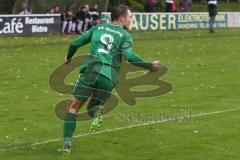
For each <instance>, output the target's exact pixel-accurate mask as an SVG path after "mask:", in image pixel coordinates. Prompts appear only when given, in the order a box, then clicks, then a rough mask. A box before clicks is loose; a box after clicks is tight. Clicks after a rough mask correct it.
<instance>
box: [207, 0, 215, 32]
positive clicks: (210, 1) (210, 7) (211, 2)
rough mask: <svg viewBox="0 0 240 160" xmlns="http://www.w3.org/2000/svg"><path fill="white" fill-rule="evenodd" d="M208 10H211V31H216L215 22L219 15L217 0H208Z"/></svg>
mask: <svg viewBox="0 0 240 160" xmlns="http://www.w3.org/2000/svg"><path fill="white" fill-rule="evenodd" d="M208 12H209V17H210V20H209V30H210V33H215V30H214V23H215V17H216V15H217V0H208Z"/></svg>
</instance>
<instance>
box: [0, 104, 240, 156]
mask: <svg viewBox="0 0 240 160" xmlns="http://www.w3.org/2000/svg"><path fill="white" fill-rule="evenodd" d="M234 111H240V108H236V109H228V110H222V111H214V112H208V113H199V114H194V115H191V117H190V116H186V117H179V119H184V118H193V117H203V116H210V115H215V114H220V113H226V112H234ZM172 120H174V119H165V120H160V121H151V122H145V123H138V124H134V125H131V126H126V127H119V128H114V129H109V130H104V131H99V132H96V133H84V134H79V135H76V136H74V137H73V138H74V139H75V138H79V137H86V136H91V135H97V134H101V133H110V132H115V131H119V130H124V129H129V128H135V127H140V126H147V125H151V124H158V123H164V122H168V121H172ZM58 141H62V138H61V139H60V138H58V139H50V140H46V141H42V142H36V143H33V144H27V145H24V146H14V147H10V148H0V152H6V151H12V150H16V149H22V148H28V147H35V146H39V145H44V144H48V143H51V142H58Z"/></svg>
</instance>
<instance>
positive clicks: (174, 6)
mask: <svg viewBox="0 0 240 160" xmlns="http://www.w3.org/2000/svg"><path fill="white" fill-rule="evenodd" d="M172 11H173V12H177V1H176V0H173V4H172Z"/></svg>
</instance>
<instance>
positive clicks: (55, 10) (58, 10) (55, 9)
mask: <svg viewBox="0 0 240 160" xmlns="http://www.w3.org/2000/svg"><path fill="white" fill-rule="evenodd" d="M53 8H54V14H60V7H59V6H53Z"/></svg>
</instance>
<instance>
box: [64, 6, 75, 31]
mask: <svg viewBox="0 0 240 160" xmlns="http://www.w3.org/2000/svg"><path fill="white" fill-rule="evenodd" d="M72 21H73V11H72V7H71V6H70V5H68V6H67V7H66V9H65V12H64V13H63V14H62V33H67V34H69V33H71V31H72V23H73V22H72Z"/></svg>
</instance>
